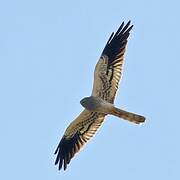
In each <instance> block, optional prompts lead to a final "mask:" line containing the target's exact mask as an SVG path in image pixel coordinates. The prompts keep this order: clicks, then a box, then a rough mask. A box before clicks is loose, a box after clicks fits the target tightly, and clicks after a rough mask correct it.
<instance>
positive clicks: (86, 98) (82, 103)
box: [80, 97, 90, 108]
mask: <svg viewBox="0 0 180 180" xmlns="http://www.w3.org/2000/svg"><path fill="white" fill-rule="evenodd" d="M89 98H90V97H85V98H83V99H81V101H80V104H81V105H82V106H83V107H85V108H86V106H87V103H88V102H89Z"/></svg>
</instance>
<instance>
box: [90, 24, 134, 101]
mask: <svg viewBox="0 0 180 180" xmlns="http://www.w3.org/2000/svg"><path fill="white" fill-rule="evenodd" d="M132 27H133V25H131V26H130V21H129V22H128V23H127V24H126V25H125V26H124V22H123V23H122V24H121V25H120V27H119V29H118V30H117V32H116V33H115V34H114V32H113V33H112V34H111V36H110V38H109V40H108V42H107V44H106V46H105V48H104V50H103V52H102V55H101V57H100V59H99V61H98V63H97V64H96V68H95V71H94V84H93V91H92V96H96V97H101V98H102V99H104V100H106V101H108V102H110V103H113V102H114V98H115V95H116V91H117V89H118V84H119V80H120V78H121V76H122V66H123V61H124V53H125V49H126V45H127V39H128V37H129V34H130V30H131V29H132Z"/></svg>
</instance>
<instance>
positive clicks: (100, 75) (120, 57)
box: [55, 21, 145, 170]
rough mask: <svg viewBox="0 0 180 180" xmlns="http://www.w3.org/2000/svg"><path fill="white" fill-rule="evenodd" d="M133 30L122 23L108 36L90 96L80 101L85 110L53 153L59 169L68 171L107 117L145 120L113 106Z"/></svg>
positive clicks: (70, 126)
mask: <svg viewBox="0 0 180 180" xmlns="http://www.w3.org/2000/svg"><path fill="white" fill-rule="evenodd" d="M132 27H133V26H130V21H129V22H128V23H127V24H126V25H125V26H124V22H123V23H122V24H121V25H120V27H119V29H118V30H117V32H116V33H115V34H114V33H112V34H111V36H110V38H109V40H108V42H107V44H106V46H105V48H104V50H103V52H102V54H101V57H100V59H99V61H98V63H97V64H96V68H95V71H94V84H93V90H92V94H91V96H90V97H86V98H83V99H82V100H81V101H80V103H81V105H82V106H83V107H84V108H85V109H84V110H83V111H82V112H81V113H80V115H79V116H78V117H77V118H76V119H75V120H74V121H73V122H71V124H70V125H69V126H68V127H67V129H66V131H65V133H64V136H63V137H62V139H61V141H60V143H59V145H58V147H57V149H56V151H55V154H57V157H56V161H55V164H59V170H60V169H61V168H62V166H63V165H64V170H65V169H66V168H67V165H68V164H69V163H70V161H71V159H72V158H73V157H74V155H75V154H76V153H77V152H78V151H79V150H80V149H81V148H82V146H83V145H84V144H85V143H86V142H87V141H88V140H89V139H90V138H91V137H92V136H93V135H94V134H95V133H96V131H97V129H98V128H99V127H100V126H101V124H102V123H103V121H104V119H105V117H106V116H107V115H108V114H110V115H115V116H117V117H120V118H122V119H124V120H128V121H130V122H133V123H136V124H139V123H142V122H144V121H145V118H144V117H143V116H140V115H137V114H134V113H131V112H127V111H124V110H122V109H119V108H117V107H115V105H114V99H115V95H116V91H117V89H118V85H119V81H120V78H121V76H122V66H123V62H124V53H125V49H126V45H127V39H128V37H129V34H130V30H131V29H132Z"/></svg>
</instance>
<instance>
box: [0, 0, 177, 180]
mask: <svg viewBox="0 0 180 180" xmlns="http://www.w3.org/2000/svg"><path fill="white" fill-rule="evenodd" d="M179 7H180V4H179V1H177V0H172V1H163V0H151V1H143V0H137V1H130V0H127V1H118V0H111V1H95V0H92V1H82V0H76V1H63V2H62V1H42V0H41V1H34V0H31V1H20V0H17V1H12V0H9V1H1V2H0V24H1V25H0V27H1V28H0V84H1V88H0V109H1V113H0V120H1V126H0V142H1V146H0V147H1V153H0V169H1V173H0V179H7V180H10V179H15V180H23V179H26V180H30V179H44V180H48V179H51V180H52V179H53V180H56V179H63V180H70V179H72V178H74V179H83V178H86V180H90V179H93V178H94V179H110V178H111V179H126V180H132V179H134V180H144V179H146V180H152V179H163V180H169V179H179V178H180V173H179V167H180V156H179V152H180V144H179V138H180V131H179V126H180V119H179V116H178V112H179V102H180V99H179V92H180V80H179V76H180V53H179V52H180V46H179V42H180V35H179V32H180V24H179V17H180V11H179ZM128 20H131V21H132V24H134V28H133V30H132V33H131V36H130V39H129V43H128V49H127V53H126V60H125V65H124V73H123V79H122V81H121V84H120V90H119V91H118V95H117V99H116V102H115V104H116V105H117V106H119V107H121V108H124V109H126V110H128V111H132V112H136V113H139V114H142V115H145V116H146V118H147V121H146V123H145V124H144V125H141V126H136V125H133V124H130V123H128V122H125V121H123V120H119V119H118V118H116V117H112V116H109V117H108V118H107V120H106V121H105V123H104V124H103V126H102V127H101V130H100V131H99V132H98V133H97V134H96V136H95V137H94V138H93V140H91V141H90V142H89V143H88V144H87V145H86V147H85V148H84V149H83V150H82V151H81V152H80V153H79V154H78V155H77V156H76V157H75V158H74V159H73V160H72V162H71V164H70V165H69V166H68V169H67V171H65V172H63V171H61V172H59V171H58V170H57V167H55V166H54V159H55V157H54V155H53V153H54V150H55V148H56V146H57V144H58V142H59V140H60V138H61V137H62V135H63V133H64V130H65V128H66V127H67V125H68V124H69V123H70V122H71V121H72V120H73V119H74V118H75V117H76V116H77V115H78V114H79V113H80V112H81V111H82V107H81V106H80V104H79V101H80V99H81V98H83V97H84V96H88V95H90V93H91V88H92V80H93V71H94V67H95V64H96V62H97V60H98V58H99V56H100V54H101V52H102V50H103V48H104V45H105V43H106V41H107V39H108V37H109V35H110V34H111V32H112V31H115V30H116V29H117V28H118V26H119V25H120V24H121V22H122V21H126V22H127V21H128Z"/></svg>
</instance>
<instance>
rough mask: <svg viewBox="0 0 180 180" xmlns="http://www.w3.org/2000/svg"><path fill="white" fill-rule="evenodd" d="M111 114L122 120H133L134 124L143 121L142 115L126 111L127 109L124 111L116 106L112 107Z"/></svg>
mask: <svg viewBox="0 0 180 180" xmlns="http://www.w3.org/2000/svg"><path fill="white" fill-rule="evenodd" d="M112 115H115V116H117V117H120V118H122V119H124V120H128V121H130V122H133V123H135V124H140V123H143V122H144V121H145V117H144V116H141V115H138V114H134V113H131V112H127V111H124V110H122V109H119V108H116V107H114V108H113V109H112Z"/></svg>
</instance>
